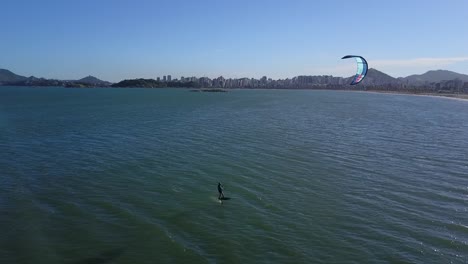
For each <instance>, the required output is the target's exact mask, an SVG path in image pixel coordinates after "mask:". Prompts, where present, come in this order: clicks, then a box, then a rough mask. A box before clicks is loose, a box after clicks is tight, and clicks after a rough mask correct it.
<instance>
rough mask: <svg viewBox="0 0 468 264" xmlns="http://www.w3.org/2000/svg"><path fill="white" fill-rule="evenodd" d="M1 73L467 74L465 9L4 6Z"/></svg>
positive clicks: (411, 3)
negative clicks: (361, 69) (364, 66)
mask: <svg viewBox="0 0 468 264" xmlns="http://www.w3.org/2000/svg"><path fill="white" fill-rule="evenodd" d="M1 13H2V15H1V16H0V23H1V25H2V26H1V29H0V68H4V69H8V70H11V71H13V72H15V73H17V74H20V75H24V76H31V75H34V76H36V77H45V78H57V79H78V78H82V77H85V76H88V75H93V76H96V77H98V78H100V79H104V80H108V81H114V82H115V81H120V80H122V79H130V78H156V77H158V76H160V77H162V76H163V75H168V74H170V75H172V77H173V78H180V76H185V77H187V76H197V77H202V76H206V77H210V78H214V77H218V76H221V75H222V76H224V77H226V78H240V77H254V78H260V77H262V76H264V75H266V76H268V77H271V78H273V79H277V78H288V77H289V78H291V77H294V76H297V75H334V76H346V77H347V76H352V75H353V74H354V73H355V68H356V65H355V62H353V61H352V60H341V57H343V56H344V55H348V54H353V55H361V56H364V57H365V58H366V59H367V61H368V63H369V67H371V68H376V69H378V70H380V71H383V72H385V73H387V74H389V75H391V76H393V77H404V76H408V75H411V74H421V73H424V72H426V71H428V70H436V69H446V70H452V71H456V72H459V73H464V74H468V15H466V14H468V1H466V0H450V1H442V0H439V1H435V0H421V1H419V0H405V1H403V0H392V1H370V0H369V1H361V0H354V1H345V0H343V1H338V0H335V1H333V0H329V1H310V0H283V1H279V0H268V1H260V0H257V1H256V0H216V1H215V0H197V1H181V0H172V1H156V0H133V1H130V0H128V1H125V0H93V1H91V0H80V1H76V0H73V1H72V0H57V1H52V0H41V1H36V0H30V1H25V0H2V5H1Z"/></svg>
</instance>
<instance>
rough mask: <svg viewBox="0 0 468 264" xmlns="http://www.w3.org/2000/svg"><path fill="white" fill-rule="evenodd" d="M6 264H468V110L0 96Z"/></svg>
mask: <svg viewBox="0 0 468 264" xmlns="http://www.w3.org/2000/svg"><path fill="white" fill-rule="evenodd" d="M218 182H221V183H222V184H223V185H224V186H225V194H226V196H228V197H230V198H231V199H230V200H228V201H225V202H224V203H223V204H220V203H219V202H218V200H217V189H216V185H217V183H218ZM0 263H35V264H36V263H50V264H54V263H82V264H91V263H244V264H246V263H468V101H460V100H452V99H446V98H433V97H423V96H409V95H390V94H375V93H358V92H339V91H286V90H235V91H231V92H228V93H192V92H189V91H188V90H184V89H180V90H179V89H173V90H171V89H67V88H19V87H1V89H0Z"/></svg>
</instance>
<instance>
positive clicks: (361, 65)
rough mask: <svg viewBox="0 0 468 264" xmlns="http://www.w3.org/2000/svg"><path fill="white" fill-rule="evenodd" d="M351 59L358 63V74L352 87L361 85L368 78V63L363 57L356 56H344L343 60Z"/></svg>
mask: <svg viewBox="0 0 468 264" xmlns="http://www.w3.org/2000/svg"><path fill="white" fill-rule="evenodd" d="M350 58H355V59H356V62H357V72H356V76H354V79H353V81H352V82H351V85H356V84H358V83H360V82H361V81H362V80H364V78H365V77H366V74H367V61H366V59H364V58H363V57H361V56H356V55H347V56H344V57H343V58H341V59H350Z"/></svg>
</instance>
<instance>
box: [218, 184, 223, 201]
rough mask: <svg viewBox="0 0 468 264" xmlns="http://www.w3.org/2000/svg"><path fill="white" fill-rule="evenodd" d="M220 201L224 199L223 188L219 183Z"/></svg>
mask: <svg viewBox="0 0 468 264" xmlns="http://www.w3.org/2000/svg"><path fill="white" fill-rule="evenodd" d="M218 193H219V195H218V200H221V199H224V193H223V186H222V185H221V183H220V182H218Z"/></svg>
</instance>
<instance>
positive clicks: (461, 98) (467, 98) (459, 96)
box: [0, 85, 468, 101]
mask: <svg viewBox="0 0 468 264" xmlns="http://www.w3.org/2000/svg"><path fill="white" fill-rule="evenodd" d="M2 87H18V88H21V87H25V88H37V89H41V88H67V89H86V90H89V89H115V88H117V89H156V90H157V89H185V90H189V91H196V92H215V91H216V92H230V91H239V90H240V91H242V90H281V91H340V92H358V93H375V94H393V95H411V96H426V97H433V98H446V99H451V100H459V101H468V94H452V93H427V92H422V93H411V92H405V91H380V90H352V89H289V88H275V89H269V88H191V87H158V88H156V87H154V88H151V87H65V86H22V85H21V86H9V85H5V86H4V85H1V86H0V89H1V88H2Z"/></svg>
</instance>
